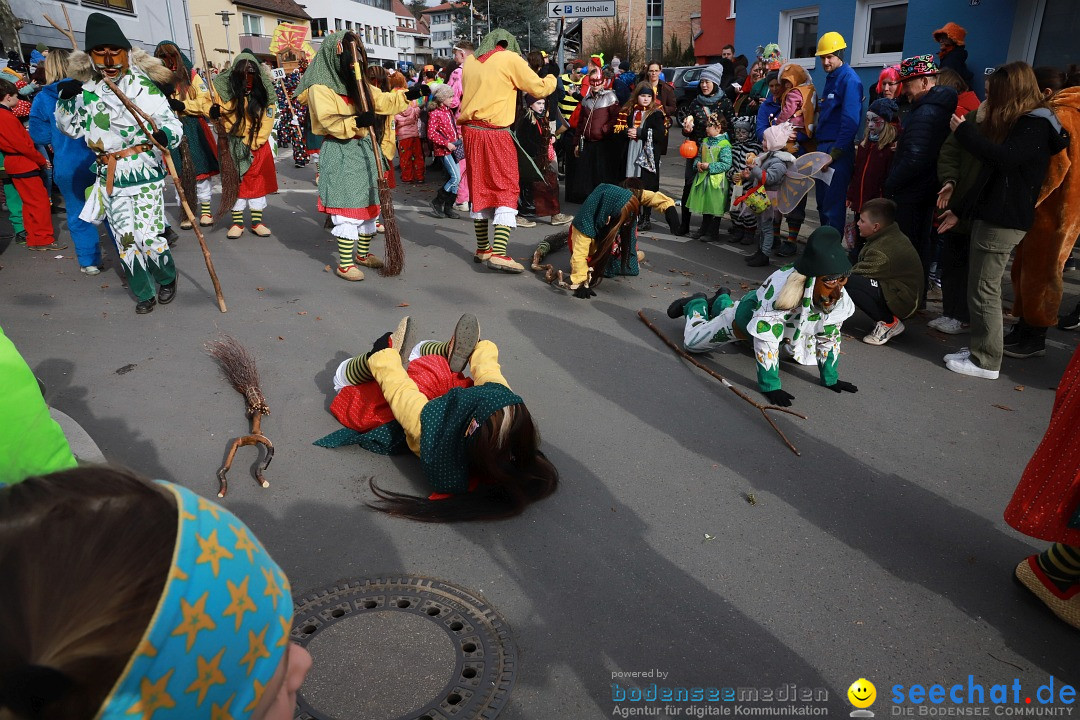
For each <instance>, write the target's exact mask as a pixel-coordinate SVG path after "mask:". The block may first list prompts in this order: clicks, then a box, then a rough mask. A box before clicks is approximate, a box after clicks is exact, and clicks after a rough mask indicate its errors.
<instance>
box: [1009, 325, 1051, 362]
mask: <svg viewBox="0 0 1080 720" xmlns="http://www.w3.org/2000/svg"><path fill="white" fill-rule="evenodd" d="M1026 330H1027V332H1026V333H1025V335H1024V338H1023V340H1021V341H1020V342H1018V343H1016V344H1015V345H1010V346H1008V347H1006V348H1005V349H1004V350H1003V351H1002V352H1004V353H1005V354H1006V355H1008V356H1009V357H1012V358H1029V357H1042V356H1043V355H1045V354H1046V328H1044V327H1031V326H1030V325H1029V326H1027V328H1026Z"/></svg>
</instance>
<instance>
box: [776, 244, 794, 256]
mask: <svg viewBox="0 0 1080 720" xmlns="http://www.w3.org/2000/svg"><path fill="white" fill-rule="evenodd" d="M798 252H799V246H798V245H796V244H795V243H792V242H783V243H781V244H780V249H779V250H777V251H776V257H782V258H786V257H791V256H793V255H795V254H797V253H798Z"/></svg>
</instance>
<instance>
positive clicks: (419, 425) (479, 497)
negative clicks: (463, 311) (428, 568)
mask: <svg viewBox="0 0 1080 720" xmlns="http://www.w3.org/2000/svg"><path fill="white" fill-rule="evenodd" d="M411 334H412V323H411V321H410V319H409V318H407V317H406V318H405V319H404V320H402V321H401V323H400V324H399V325H398V328H397V330H396V331H395V332H393V333H386V334H385V335H383V336H382V337H380V338H379V339H378V340H376V341H375V344H374V345H373V346H372V348H371V351H370V352H368V353H365V354H364V355H360V356H357V357H354V358H352V359H350V360H346V361H345V362H343V363H341V365H340V366H339V367H338V370H337V373H336V374H335V375H334V390H335V392H336V393H337V396H336V397H335V398H334V401H333V403H332V404H331V406H330V412H332V413H333V414H334V416H335V417H336V418H337V419H338V420H339V421H340V422H341V423H342V424H343V425H345V426H346V427H345V429H342V430H338V431H337V432H334V433H331V434H330V435H327V436H326V437H324V438H322V439H320V440H318V441H316V443H315V444H316V445H319V446H322V447H340V446H342V445H352V444H359V445H360V446H361V447H363V448H365V449H366V450H370V451H372V452H376V453H379V454H383V455H391V454H397V453H403V452H407V451H412V453H413V454H415V455H417V456H418V457H419V458H420V463H421V465H422V467H423V469H424V476H425V477H426V478H427V480H428V482H429V483H430V484H431V488H432V493H431V494H430V495H428V496H427V497H426V498H420V497H413V496H410V495H403V494H400V493H396V492H390V491H387V490H383V489H381V488H379V487H378V486H376V485H375V484H374V483H372V485H371V487H372V490H373V491H374V492H375V494H376V495H377V496H378V497H379V498H380V502H379V503H378V504H376V505H373V506H372V507H374V508H376V509H378V510H382V511H383V512H387V513H390V514H392V515H397V516H400V517H407V518H411V519H413V520H421V521H424V522H444V521H453V520H489V519H496V518H503V517H510V516H513V515H517V514H519V513H520V512H522V511H523V510H524V509H525V507H526V506H527V505H528V504H529V503H531V502H535V501H537V500H540V499H542V498H545V497H547V496H548V495H550V494H551V493H553V492H555V489H556V488H557V487H558V482H559V473H558V471H557V470H556V469H555V467H554V466H553V465H552V464H551V463H550V462H549V461H548V459H547V458H546V457H545V456H544V453H543V452H541V451H540V447H539V446H540V437H539V434H538V432H537V429H536V426H535V424H534V423H533V420H532V416H531V415H530V414H529V410H528V408H527V407H526V406H525V403H524V401H523V400H522V399H521V398H520V397H518V396H517V395H515V394H514V393H513V391H511V390H510V387H509V385H508V384H507V382H506V379H505V378H504V377H503V375H502V370H501V368H500V367H499V351H498V348H496V347H495V344H494V343H493V342H491V341H490V340H479V337H480V326H479V324H478V323H477V321H476V318H475V317H473V316H472V315H463V316H462V317H461V319H460V320H458V323H457V327H456V328H455V329H454V334H453V335H452V336H451V338H450V340H449V341H447V342H422V343H419V344H417V345H416V346H415V347H411V345H412V343H411V340H410V336H411ZM410 349H411V353H410ZM406 362H407V363H408V366H407V368H406V367H405V364H406ZM466 365H468V367H469V372H470V375H471V377H465V375H464V374H463V373H462V371H463V370H464V369H465V367H466Z"/></svg>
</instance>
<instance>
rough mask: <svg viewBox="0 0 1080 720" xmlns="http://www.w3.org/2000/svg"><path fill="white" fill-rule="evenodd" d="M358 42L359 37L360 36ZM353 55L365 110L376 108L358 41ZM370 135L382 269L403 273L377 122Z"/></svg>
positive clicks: (402, 253)
mask: <svg viewBox="0 0 1080 720" xmlns="http://www.w3.org/2000/svg"><path fill="white" fill-rule="evenodd" d="M357 42H359V38H357ZM350 47H351V48H352V56H353V75H355V76H356V89H357V92H358V94H359V95H360V103H361V105H362V106H363V107H361V108H360V110H361V111H362V112H368V111H369V110H373V108H372V107H371V105H370V104H369V101H368V97H369V96H368V90H367V73H366V68H364V67H363V66H362V65H361V63H360V57H359V55H357V52H356V44H355V43H353V44H352V45H350ZM368 137H369V138H371V150H372V151H373V152H374V153H375V170H376V172H377V173H378V175H379V207H380V208H381V209H382V217H383V227H385V228H386V232H385V233H383V238H384V239H385V241H386V264H385V265H384V266H383V267H382V268H380V269H379V274H380V275H382V276H383V277H391V276H394V275H400V274H401V271H402V269H403V268H404V267H405V250H404V249H403V248H402V247H401V235H400V234H399V233H398V227H397V218H396V217H395V216H394V199H393V198H392V197H391V196H390V185H389V184H388V183H387V182H386V171H385V170H384V169H383V154H382V148H380V147H379V143H378V141H377V140H376V139H375V126H374V125H372V126H371V127H369V128H368Z"/></svg>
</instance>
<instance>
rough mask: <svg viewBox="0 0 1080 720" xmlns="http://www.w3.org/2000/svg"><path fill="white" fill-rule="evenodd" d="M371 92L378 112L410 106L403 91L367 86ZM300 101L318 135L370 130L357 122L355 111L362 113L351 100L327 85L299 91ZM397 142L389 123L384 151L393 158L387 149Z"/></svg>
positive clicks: (353, 135) (340, 136)
mask: <svg viewBox="0 0 1080 720" xmlns="http://www.w3.org/2000/svg"><path fill="white" fill-rule="evenodd" d="M368 90H370V91H371V102H372V104H373V105H374V109H375V114H376V115H389V116H390V119H391V120H392V119H393V116H394V115H397V114H398V113H399V112H401V111H402V110H404V109H405V108H407V107H408V106H409V101H408V100H406V99H405V93H402V92H393V91H392V92H386V93H384V92H382V91H381V90H379V89H378V88H377V87H373V86H372V85H368ZM296 99H297V100H298V101H300V102H301V103H303V104H304V105H307V106H308V110H309V113H308V115H309V117H310V118H311V132H313V133H315V134H316V135H328V136H330V137H335V138H338V139H339V140H351V139H353V138H365V137H367V134H368V129H367V128H366V127H363V126H358V125H357V124H356V114H357V113H358V112H359V110H358V109H357V108H354V107H353V106H352V105H351V104H350V103H347V102H345V100H344V99H343V98H342V97H341V96H340V95H338V94H337V93H336V92H334V91H333V90H331V89H330V88H328V87H326V86H325V85H312V86H311V87H309V88H308V89H307V90H305V91H304V92H302V93H300V94H299V95H298V96H297V98H296ZM394 144H395V139H394V129H393V125H390V124H388V125H387V131H386V132H384V133H383V140H382V145H381V147H382V151H383V155H385V156H386V157H389V158H392V157H394V154H393V152H388V149H389V148H393V147H394Z"/></svg>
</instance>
